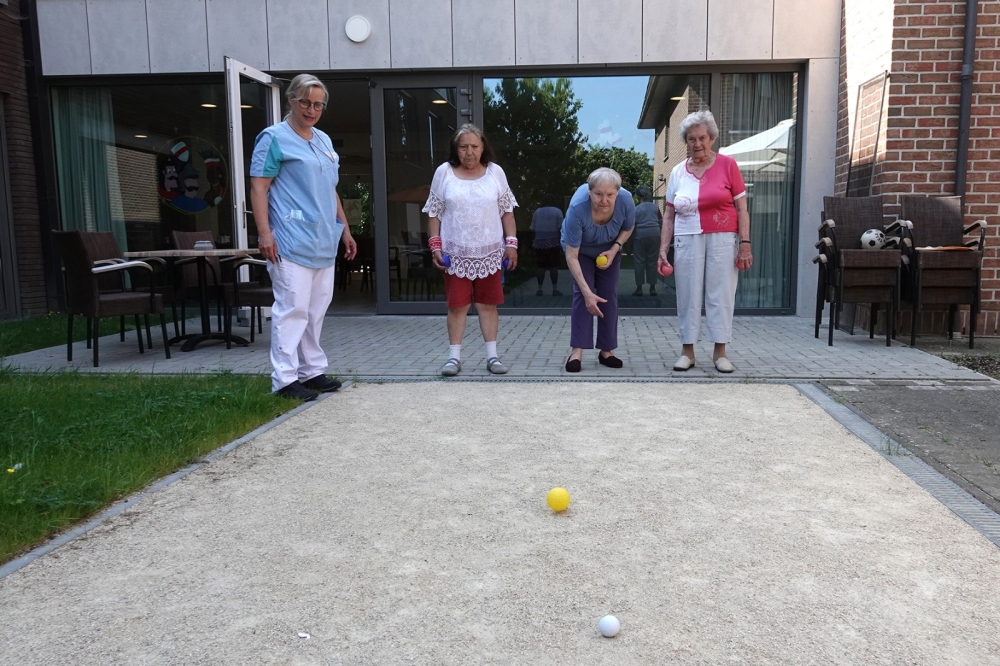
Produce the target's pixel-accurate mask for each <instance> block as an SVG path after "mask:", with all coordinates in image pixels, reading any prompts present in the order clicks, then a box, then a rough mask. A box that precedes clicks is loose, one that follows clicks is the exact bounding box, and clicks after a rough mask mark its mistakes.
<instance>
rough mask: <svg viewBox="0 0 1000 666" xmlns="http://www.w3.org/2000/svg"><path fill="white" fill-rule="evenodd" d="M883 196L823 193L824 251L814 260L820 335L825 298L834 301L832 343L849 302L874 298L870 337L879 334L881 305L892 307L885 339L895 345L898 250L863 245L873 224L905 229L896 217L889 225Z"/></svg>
mask: <svg viewBox="0 0 1000 666" xmlns="http://www.w3.org/2000/svg"><path fill="white" fill-rule="evenodd" d="M882 205H883V204H882V197H880V196H875V197H851V198H843V197H823V215H822V220H823V221H822V224H820V227H819V241H818V242H817V243H816V247H817V248H818V249H819V250H820V256H819V257H817V258H816V259H815V260H814V262H815V263H816V264H817V265H818V266H819V281H818V286H817V291H816V326H815V336H816V337H817V338H818V337H819V328H820V322H821V320H822V315H823V307H824V304H825V303H829V304H830V330H829V335H828V339H827V344H828V345H830V346H832V345H833V329H834V328H835V327H836V326H837V325H838V324H839V321H840V313H841V311H842V310H843V307H844V304H845V303H869V304H870V305H871V309H872V310H871V318H870V319H871V322H870V325H869V337H870V338H874V337H875V323H876V321H877V318H878V309H879V305H882V304H884V305H885V306H886V312H887V314H888V319H889V322H888V324H889V325H888V326H887V328H886V336H885V344H886V346H887V347H888V346H890V345H891V344H892V332H893V329H894V328H895V324H896V322H895V316H896V310H897V307H898V299H899V267H900V264H901V255H900V252H899V250H898V249H888V250H865V249H862V248H861V235H862V234H863V233H864V232H865V231H867V230H868V229H884V230H886V231H889V232H891V231H894V230H897V229H899V228H900V226H901V225H900V224H899V223H898V222H895V223H893V224H890V225H886V224H885V217H884V214H883V212H882Z"/></svg>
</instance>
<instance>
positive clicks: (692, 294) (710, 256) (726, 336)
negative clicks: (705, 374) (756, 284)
mask: <svg viewBox="0 0 1000 666" xmlns="http://www.w3.org/2000/svg"><path fill="white" fill-rule="evenodd" d="M739 242H740V238H739V234H736V233H730V232H724V233H713V234H692V235H684V236H675V237H674V282H675V284H676V285H677V320H678V321H677V327H678V329H679V333H680V336H681V344H682V345H693V344H694V343H696V342H698V338H699V334H700V333H701V304H702V300H704V303H705V324H706V326H705V328H706V331H707V332H708V335H707V340H708V341H709V342H714V343H721V344H726V343H728V342H729V341H730V339H731V338H732V336H733V310H734V309H735V307H736V283H737V279H738V276H739V270H737V268H736V254H737V252H738V251H739V249H740V246H739Z"/></svg>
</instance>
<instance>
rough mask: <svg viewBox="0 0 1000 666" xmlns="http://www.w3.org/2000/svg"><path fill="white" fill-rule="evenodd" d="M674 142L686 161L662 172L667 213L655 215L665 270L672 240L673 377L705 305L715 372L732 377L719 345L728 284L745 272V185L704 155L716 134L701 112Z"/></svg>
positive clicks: (725, 161) (718, 158)
mask: <svg viewBox="0 0 1000 666" xmlns="http://www.w3.org/2000/svg"><path fill="white" fill-rule="evenodd" d="M680 135H681V140H683V141H684V142H685V143H686V144H687V147H688V155H689V157H688V159H687V160H685V161H684V162H681V163H680V164H678V165H677V166H676V167H674V169H673V171H671V173H670V179H669V180H668V181H667V195H666V203H667V207H666V210H665V212H664V213H663V233H662V234H661V237H660V261H661V262H662V263H663V264H665V265H669V262H668V261H667V250H668V249H669V248H670V241H671V239H673V241H674V264H675V272H674V278H675V284H676V285H677V318H678V328H679V330H680V336H681V345H683V348H682V353H681V357H680V358H679V359H677V362H676V363H675V364H674V370H687V369H688V368H691V367H693V366H694V344H695V343H696V342H697V341H698V337H699V334H700V333H701V303H702V299H703V298H704V301H705V321H706V324H707V326H706V330H707V331H708V340H709V341H710V342H714V343H715V351H714V352H713V354H712V357H713V359H714V361H715V367H716V369H717V370H718V371H719V372H732V371H733V370H734V368H733V364H732V363H731V362H730V361H729V359H728V358H727V357H726V344H727V343H728V342H729V340H730V338H731V337H732V333H733V309H734V308H735V307H736V281H737V276H738V274H739V271H745V270H749V269H750V266H752V265H753V254H752V253H751V252H750V214H749V213H748V212H747V199H746V193H747V188H746V185H744V184H743V176H742V175H740V169H739V166H738V165H737V164H736V160H734V159H733V158H732V157H729V156H728V155H720V154H717V153H714V152H712V144H713V143H714V142H715V140H716V139H717V138H718V136H719V127H718V126H717V125H716V124H715V118H714V117H713V116H712V114H711V112H709V111H698V112H696V113H692V114H690V115H689V116H688V117H687V118H685V119H684V120H683V121H681V126H680Z"/></svg>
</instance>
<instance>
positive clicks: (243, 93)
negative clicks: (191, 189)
mask: <svg viewBox="0 0 1000 666" xmlns="http://www.w3.org/2000/svg"><path fill="white" fill-rule="evenodd" d="M225 63H226V112H227V114H228V117H229V164H230V165H231V166H232V171H233V173H232V176H233V177H232V183H233V197H232V205H233V221H234V225H233V226H234V227H235V229H234V233H233V236H234V238H235V241H236V247H238V248H251V247H257V226H256V225H255V224H254V222H253V212H252V211H251V209H250V203H249V199H248V195H249V192H250V157H251V155H252V154H253V144H254V140H256V138H257V135H258V134H259V133H260V132H261V130H263V129H264V128H265V127H270V126H271V125H274V124H275V123H277V122H278V121H280V120H281V88H280V87H279V86H278V83H277V82H276V81H275V80H274V79H273V78H272V77H271V76H270V75H269V74H265V73H264V72H262V71H260V70H258V69H254V68H253V67H250V66H249V65H244V64H243V63H242V62H239V61H238V60H233V59H232V58H230V57H228V56H226V58H225Z"/></svg>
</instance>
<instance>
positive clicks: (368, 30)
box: [344, 15, 372, 43]
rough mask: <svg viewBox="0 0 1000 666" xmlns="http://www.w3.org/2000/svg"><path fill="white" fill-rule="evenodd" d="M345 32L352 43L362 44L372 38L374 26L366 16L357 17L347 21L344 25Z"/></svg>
mask: <svg viewBox="0 0 1000 666" xmlns="http://www.w3.org/2000/svg"><path fill="white" fill-rule="evenodd" d="M344 32H346V33H347V38H348V39H349V40H351V41H352V42H356V43H361V42H363V41H365V40H366V39H368V38H369V37H371V34H372V24H371V23H369V22H368V19H366V18H365V17H364V16H359V15H355V16H352V17H351V18H349V19H347V23H345V24H344Z"/></svg>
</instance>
